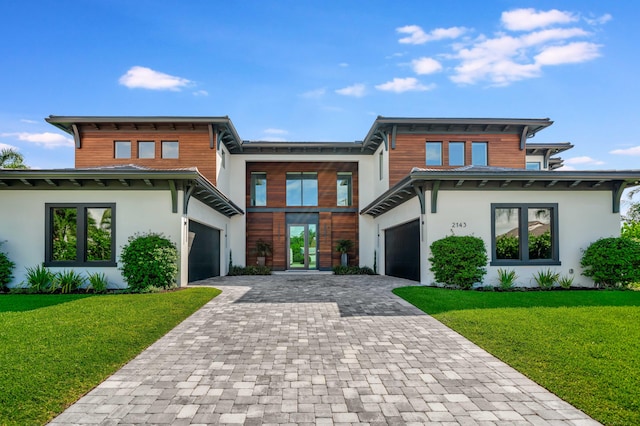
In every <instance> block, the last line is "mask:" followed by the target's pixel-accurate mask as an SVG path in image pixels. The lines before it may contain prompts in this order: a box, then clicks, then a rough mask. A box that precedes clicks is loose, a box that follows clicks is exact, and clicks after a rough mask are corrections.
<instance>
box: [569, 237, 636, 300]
mask: <svg viewBox="0 0 640 426" xmlns="http://www.w3.org/2000/svg"><path fill="white" fill-rule="evenodd" d="M580 265H582V268H583V271H582V275H584V276H586V277H590V278H591V279H593V281H594V282H595V283H596V284H597V285H598V286H603V287H607V288H615V287H628V286H629V284H631V283H634V282H638V281H640V242H638V241H635V240H633V239H630V238H625V237H619V238H613V237H612V238H602V239H599V240H598V241H596V242H594V243H592V244H591V245H590V246H589V247H588V248H587V249H586V250H585V251H584V253H583V255H582V260H581V261H580Z"/></svg>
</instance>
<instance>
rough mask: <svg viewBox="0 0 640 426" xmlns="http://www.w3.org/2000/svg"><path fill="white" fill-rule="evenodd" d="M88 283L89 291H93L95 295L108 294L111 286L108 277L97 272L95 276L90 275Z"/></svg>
mask: <svg viewBox="0 0 640 426" xmlns="http://www.w3.org/2000/svg"><path fill="white" fill-rule="evenodd" d="M87 281H88V282H89V285H88V286H87V291H89V290H93V292H94V293H106V292H107V287H108V286H109V282H108V281H107V276H106V275H105V274H104V273H102V272H96V273H93V274H89V276H88V277H87Z"/></svg>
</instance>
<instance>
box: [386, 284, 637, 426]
mask: <svg viewBox="0 0 640 426" xmlns="http://www.w3.org/2000/svg"><path fill="white" fill-rule="evenodd" d="M394 293H395V294H397V295H398V296H400V297H402V298H404V299H405V300H407V301H409V302H411V303H412V304H414V305H415V306H417V307H418V308H420V309H421V310H423V311H424V312H426V313H429V314H431V315H433V316H434V317H435V318H436V319H438V320H439V321H441V322H442V323H444V324H445V325H447V326H449V327H451V328H452V329H454V330H456V331H457V332H459V333H460V334H462V335H463V336H465V337H467V338H468V339H469V340H471V341H473V342H475V343H476V344H478V345H479V346H481V347H482V348H484V349H486V350H487V351H488V352H490V353H492V354H493V355H495V356H496V357H498V358H500V359H502V360H503V361H505V362H506V363H507V364H509V365H511V366H512V367H514V368H516V369H517V370H519V371H520V372H522V373H523V374H525V375H526V376H528V377H529V378H531V379H532V380H534V381H535V382H537V383H539V384H541V385H542V386H544V387H546V388H547V389H549V390H550V391H551V392H553V393H555V394H556V395H558V396H559V397H561V398H562V399H564V400H566V401H568V402H569V403H571V404H573V405H574V406H576V407H577V408H579V409H581V410H583V411H584V412H586V413H587V414H589V415H590V416H592V417H593V418H595V419H596V420H599V421H600V422H602V423H604V424H607V425H631V424H640V292H636V291H550V292H509V293H501V292H478V291H460V290H447V289H437V288H426V287H404V288H399V289H396V290H394Z"/></svg>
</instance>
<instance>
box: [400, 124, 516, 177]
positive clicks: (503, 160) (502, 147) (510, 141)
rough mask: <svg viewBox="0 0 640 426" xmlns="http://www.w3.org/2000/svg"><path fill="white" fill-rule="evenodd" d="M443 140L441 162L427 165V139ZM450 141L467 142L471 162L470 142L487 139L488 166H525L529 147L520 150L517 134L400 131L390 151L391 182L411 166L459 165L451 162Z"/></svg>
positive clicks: (467, 151)
mask: <svg viewBox="0 0 640 426" xmlns="http://www.w3.org/2000/svg"><path fill="white" fill-rule="evenodd" d="M427 141H428V142H442V164H443V165H442V166H427V165H426V148H425V142H427ZM448 142H465V143H466V145H465V165H470V164H471V143H472V142H487V157H488V158H487V161H488V165H489V166H494V167H510V168H517V169H524V168H525V164H526V151H524V150H522V151H521V150H520V136H519V135H514V134H499V135H491V134H458V135H455V134H442V135H436V134H433V135H432V134H429V135H426V134H416V135H406V134H399V135H397V138H396V149H390V150H389V152H390V154H389V186H393V185H395V184H396V183H398V182H399V181H400V180H402V178H404V177H406V176H407V175H408V174H409V173H410V172H411V169H412V168H414V167H418V168H422V169H424V168H427V167H428V168H433V169H451V168H456V167H460V166H448V164H449V149H448Z"/></svg>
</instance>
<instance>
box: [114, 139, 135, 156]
mask: <svg viewBox="0 0 640 426" xmlns="http://www.w3.org/2000/svg"><path fill="white" fill-rule="evenodd" d="M113 145H114V149H113V151H114V157H115V158H131V142H130V141H115V142H114V144H113Z"/></svg>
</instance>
